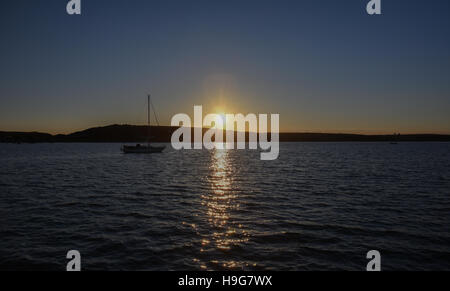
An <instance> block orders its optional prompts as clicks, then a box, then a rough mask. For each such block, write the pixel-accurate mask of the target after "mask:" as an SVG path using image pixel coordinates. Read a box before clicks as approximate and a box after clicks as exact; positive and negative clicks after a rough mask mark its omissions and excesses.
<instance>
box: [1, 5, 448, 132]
mask: <svg viewBox="0 0 450 291" xmlns="http://www.w3.org/2000/svg"><path fill="white" fill-rule="evenodd" d="M67 2H68V1H65V0H41V1H36V0H29V1H24V0H9V1H2V8H1V11H0V14H1V15H0V23H1V25H0V29H1V45H0V79H1V82H0V130H3V131H41V132H50V133H68V132H72V131H75V130H80V129H85V128H88V127H93V126H102V125H109V124H145V123H146V94H147V93H149V92H150V93H152V95H153V96H154V105H155V107H156V109H157V111H158V113H159V116H158V117H159V119H160V123H162V124H164V125H169V124H170V119H171V117H172V116H173V115H174V114H176V113H187V114H189V115H191V116H192V115H193V106H194V105H203V106H204V111H205V113H209V112H211V113H215V112H225V113H249V112H252V113H279V114H280V127H281V128H280V130H281V131H291V132H292V131H299V132H303V131H315V132H362V133H393V132H402V133H424V132H429V133H450V17H449V13H450V1H448V0H435V1H425V0H421V1H411V0H410V1H407V0H395V1H393V0H382V4H383V6H382V12H383V15H381V16H369V15H367V14H366V11H365V6H366V4H367V2H368V0H367V1H366V0H345V1H336V0H325V1H324V0H322V1H317V0H307V1H300V0H295V1H294V0H292V1H287V0H277V1H275V0H271V1H266V0H227V1H225V0H208V1H202V0H179V1H175V0H161V1H151V0H82V5H83V6H82V13H83V14H82V16H69V15H67V14H66V11H65V6H66V4H67Z"/></svg>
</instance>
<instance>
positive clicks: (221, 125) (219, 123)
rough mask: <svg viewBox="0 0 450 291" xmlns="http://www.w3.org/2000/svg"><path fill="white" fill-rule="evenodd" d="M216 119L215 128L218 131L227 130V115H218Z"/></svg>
mask: <svg viewBox="0 0 450 291" xmlns="http://www.w3.org/2000/svg"><path fill="white" fill-rule="evenodd" d="M216 114H217V115H216V118H215V120H214V123H215V127H216V128H218V129H225V124H226V123H225V118H226V117H225V113H216Z"/></svg>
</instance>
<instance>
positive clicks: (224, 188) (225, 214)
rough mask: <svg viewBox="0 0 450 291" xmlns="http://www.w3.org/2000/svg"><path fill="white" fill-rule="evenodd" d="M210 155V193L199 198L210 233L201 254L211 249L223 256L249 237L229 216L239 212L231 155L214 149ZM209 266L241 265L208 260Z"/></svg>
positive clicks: (230, 261) (203, 244) (203, 243)
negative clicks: (236, 211) (204, 210)
mask: <svg viewBox="0 0 450 291" xmlns="http://www.w3.org/2000/svg"><path fill="white" fill-rule="evenodd" d="M211 155H212V156H211V164H210V175H209V185H210V187H211V191H210V193H208V194H205V195H203V196H202V205H203V206H205V209H206V218H207V220H208V223H209V225H210V233H208V234H207V235H206V236H204V237H203V239H202V251H204V250H205V249H211V248H212V249H214V250H219V251H221V252H222V253H225V254H226V253H227V252H228V251H230V250H231V249H232V248H233V246H237V245H240V244H242V243H244V242H247V241H248V236H247V233H246V231H245V230H244V229H243V225H242V224H240V223H239V222H238V221H236V217H233V213H232V212H233V211H235V210H238V209H239V203H238V201H239V200H238V192H237V190H236V189H235V187H236V185H234V184H233V167H232V165H231V159H230V156H229V155H230V152H229V151H227V150H226V149H215V150H213V151H212V152H211ZM210 263H211V264H214V265H220V266H221V267H223V268H230V269H234V268H238V267H240V265H241V264H239V263H238V262H236V261H233V260H217V258H211V260H210Z"/></svg>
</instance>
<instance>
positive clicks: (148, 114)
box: [147, 94, 150, 146]
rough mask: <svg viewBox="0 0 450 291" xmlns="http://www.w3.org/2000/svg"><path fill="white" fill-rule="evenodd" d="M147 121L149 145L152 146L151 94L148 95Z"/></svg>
mask: <svg viewBox="0 0 450 291" xmlns="http://www.w3.org/2000/svg"><path fill="white" fill-rule="evenodd" d="M147 123H148V139H147V145H148V146H150V94H148V95H147Z"/></svg>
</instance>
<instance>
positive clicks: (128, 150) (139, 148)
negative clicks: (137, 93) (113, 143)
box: [121, 95, 166, 154]
mask: <svg viewBox="0 0 450 291" xmlns="http://www.w3.org/2000/svg"><path fill="white" fill-rule="evenodd" d="M147 103H148V104H147V122H148V138H147V145H141V144H136V145H134V146H129V145H123V146H122V148H121V149H122V152H124V153H125V154H152V153H161V152H162V151H163V150H164V149H165V148H166V147H165V146H152V145H151V144H150V132H151V126H150V105H151V101H150V95H148V96H147ZM152 108H153V110H155V108H154V107H153V105H152ZM155 117H156V114H155Z"/></svg>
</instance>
